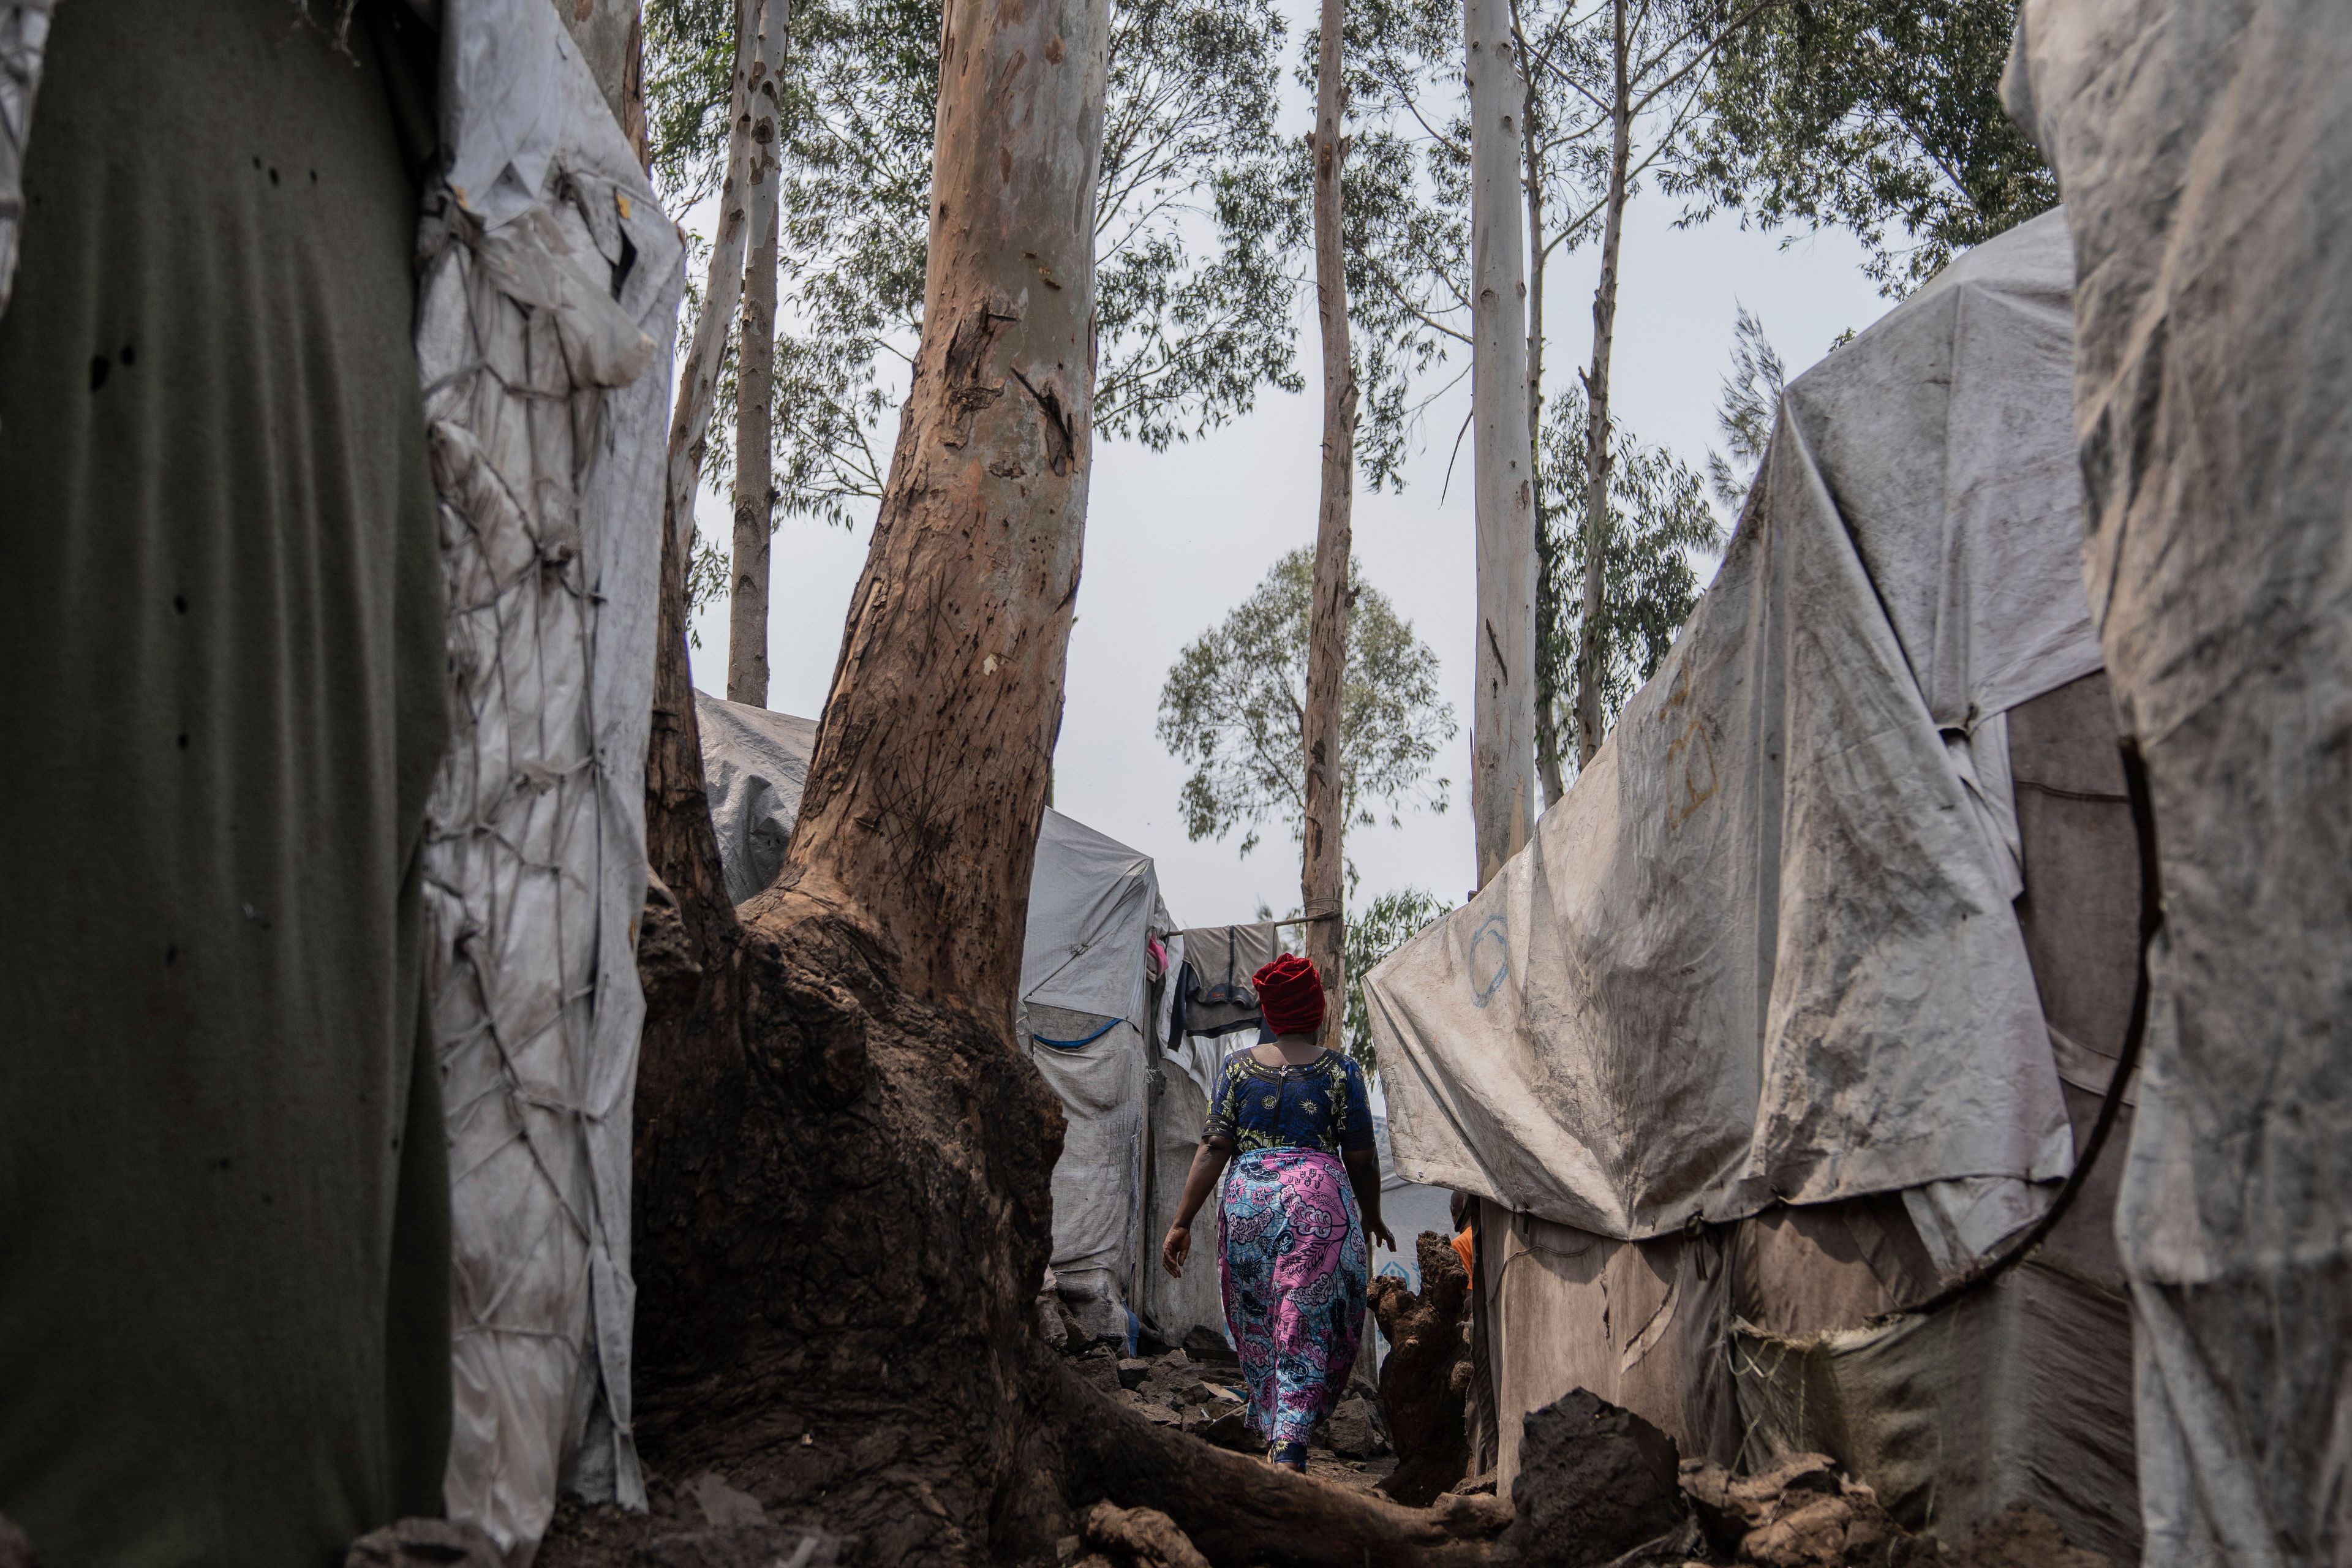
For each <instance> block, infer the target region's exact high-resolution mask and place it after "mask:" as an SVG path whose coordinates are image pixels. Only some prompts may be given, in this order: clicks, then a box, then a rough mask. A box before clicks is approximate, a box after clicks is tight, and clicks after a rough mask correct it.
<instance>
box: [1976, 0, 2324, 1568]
mask: <svg viewBox="0 0 2352 1568" xmlns="http://www.w3.org/2000/svg"><path fill="white" fill-rule="evenodd" d="M2004 87H2005V89H2006V90H2007V96H2008V99H2009V102H2010V105H2011V111H2012V112H2013V113H2015V114H2016V115H2017V117H2018V119H2019V120H2020V121H2021V122H2022V123H2024V124H2025V125H2026V126H2027V127H2028V128H2029V129H2030V130H2031V131H2032V132H2033V133H2034V135H2035V138H2036V140H2037V141H2038V142H2039V143H2040V145H2041V147H2042V151H2043V153H2045V154H2046V155H2047V156H2048V158H2049V160H2050V163H2051V166H2052V167H2053V169H2055V170H2056V171H2057V174H2058V178H2059V181H2060V184H2062V185H2063V188H2064V190H2065V192H2066V195H2067V204H2068V205H2067V211H2068V216H2069V220H2070V222H2071V224H2072V226H2073V228H2074V239H2075V243H2076V245H2077V246H2078V247H2079V256H2078V263H2079V271H2080V276H2081V278H2082V288H2081V290H2080V292H2079V293H2078V295H2077V297H2076V299H2075V301H2074V319H2075V325H2076V336H2075V382H2074V386H2075V404H2074V425H2075V428H2076V430H2077V432H2078V435H2079V440H2080V453H2081V458H2082V463H2083V474H2084V480H2085V485H2086V490H2087V495H2086V501H2087V506H2088V515H2087V527H2086V538H2085V542H2084V574H2085V577H2086V578H2087V580H2088V584H2089V588H2090V600H2091V603H2092V605H2093V606H2094V607H2095V611H2096V613H2097V615H2098V617H2099V633H2100V640H2101V642H2102V644H2103V646H2104V647H2105V651H2106V657H2107V664H2108V669H2109V672H2110V674H2111V675H2112V677H2113V679H2114V681H2115V688H2116V705H2117V708H2118V709H2119V710H2120V711H2121V712H2122V714H2123V715H2124V719H2125V725H2126V729H2127V730H2128V731H2130V732H2131V733H2132V734H2133V736H2134V737H2135V739H2136V740H2137V743H2138V746H2139V748H2140V752H2141V754H2142V756H2143V757H2144V758H2145V760H2146V763H2147V776H2148V784H2149V791H2150V795H2151V797H2152V803H2153V808H2154V818H2155V838H2156V845H2157V849H2158V856H2159V859H2160V866H2161V879H2162V882H2163V890H2164V930H2163V933H2162V935H2161V937H2160V939H2159V941H2158V945H2157V948H2156V957H2155V962H2154V963H2152V964H2151V972H2152V974H2153V978H2154V981H2155V986H2154V990H2155V995H2154V1006H2153V1008H2152V1010H2151V1013H2150V1021H2149V1027H2148V1035H2147V1071H2146V1075H2145V1076H2146V1082H2145V1084H2144V1085H2143V1088H2142V1090H2141V1098H2140V1107H2139V1120H2138V1125H2137V1127H2136V1128H2135V1129H2134V1135H2133V1139H2132V1143H2131V1149H2130V1160H2129V1163H2128V1165H2127V1167H2126V1173H2125V1180H2124V1186H2123V1193H2122V1197H2121V1202H2120V1205H2119V1209H2118V1224H2117V1228H2118V1231H2119V1232H2120V1239H2121V1242H2122V1247H2123V1260H2124V1263H2125V1264H2126V1268H2128V1271H2129V1274H2130V1279H2131V1285H2132V1298H2133V1306H2134V1310H2135V1312H2136V1314H2137V1327H2138V1336H2139V1337H2138V1342H2137V1357H2138V1387H2139V1407H2138V1418H2139V1441H2140V1463H2141V1465H2142V1466H2143V1467H2144V1472H2145V1479H2146V1486H2145V1488H2144V1490H2145V1495H2146V1498H2147V1562H2148V1563H2151V1564H2156V1565H2158V1568H2174V1565H2175V1564H2189V1563H2199V1564H2201V1563H2341V1562H2344V1561H2346V1560H2347V1555H2352V1441H2347V1435H2352V1225H2347V1205H2352V1048H2347V1030H2352V878H2347V874H2346V871H2347V865H2352V773H2347V758H2352V353H2347V336H2352V251H2347V248H2346V243H2345V236H2346V233H2347V224H2348V223H2352V9H2347V7H2346V6H2345V5H2343V4H2341V0H2238V3H2235V4H2230V5H2210V4H2189V3H2186V0H2098V3H2096V4H2084V3H2081V0H2026V3H2025V4H2024V5H2021V6H2020V7H2019V16H2018V47H2017V52H2016V56H2015V58H2014V59H2013V61H2012V65H2011V72H2010V76H2009V79H2008V80H2007V81H2006V82H2005V83H2004Z"/></svg>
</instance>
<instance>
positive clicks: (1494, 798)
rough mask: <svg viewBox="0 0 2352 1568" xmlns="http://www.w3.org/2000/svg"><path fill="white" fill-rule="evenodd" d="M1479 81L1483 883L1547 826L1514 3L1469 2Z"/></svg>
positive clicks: (1474, 118)
mask: <svg viewBox="0 0 2352 1568" xmlns="http://www.w3.org/2000/svg"><path fill="white" fill-rule="evenodd" d="M1462 30H1463V37H1464V40H1465V53H1466V55H1467V57H1468V59H1467V65H1468V74H1469V86H1470V178H1471V197H1470V256H1471V285H1470V286H1471V305H1470V320H1471V355H1472V358H1471V375H1470V388H1471V391H1470V403H1471V417H1472V422H1473V424H1474V426H1475V430H1476V443H1475V449H1474V450H1475V463H1476V474H1477V482H1476V485H1475V495H1476V500H1477V505H1476V510H1477V539H1478V628H1477V633H1476V636H1477V640H1478V647H1477V671H1478V674H1477V680H1478V686H1477V695H1476V699H1475V705H1474V707H1473V709H1472V712H1471V726H1470V728H1471V743H1470V815H1471V820H1472V826H1473V827H1474V828H1475V833H1476V838H1477V852H1478V883H1479V885H1480V886H1481V887H1484V886H1485V885H1486V882H1487V881H1488V879H1491V878H1492V877H1493V876H1494V875H1495V873H1496V872H1497V871H1499V870H1501V869H1502V868H1503V862H1505V861H1506V860H1508V859H1509V858H1511V857H1512V856H1513V855H1515V854H1517V852H1518V849H1519V847H1520V846H1521V845H1523V844H1525V843H1526V842H1527V841H1528V833H1529V831H1530V830H1531V829H1532V828H1533V826H1534V825H1535V814H1536V780H1535V740H1536V736H1535V721H1536V622H1535V587H1536V581H1535V580H1536V563H1535V551H1536V511H1535V472H1534V468H1533V450H1532V447H1531V443H1530V440H1529V437H1528V403H1529V399H1528V335H1527V334H1528V297H1527V296H1528V283H1527V265H1528V251H1527V237H1526V234H1525V232H1524V230H1523V229H1522V227H1521V224H1520V203H1521V200H1522V195H1521V184H1520V161H1521V153H1522V148H1523V146H1524V144H1525V143H1524V139H1523V136H1522V134H1521V118H1522V116H1523V115H1524V113H1525V111H1526V108H1527V96H1528V95H1527V87H1526V84H1525V83H1524V82H1523V81H1521V80H1520V78H1519V70H1518V48H1517V44H1516V42H1515V41H1514V39H1513V37H1512V27H1511V5H1510V0H1464V5H1463V8H1462Z"/></svg>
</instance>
